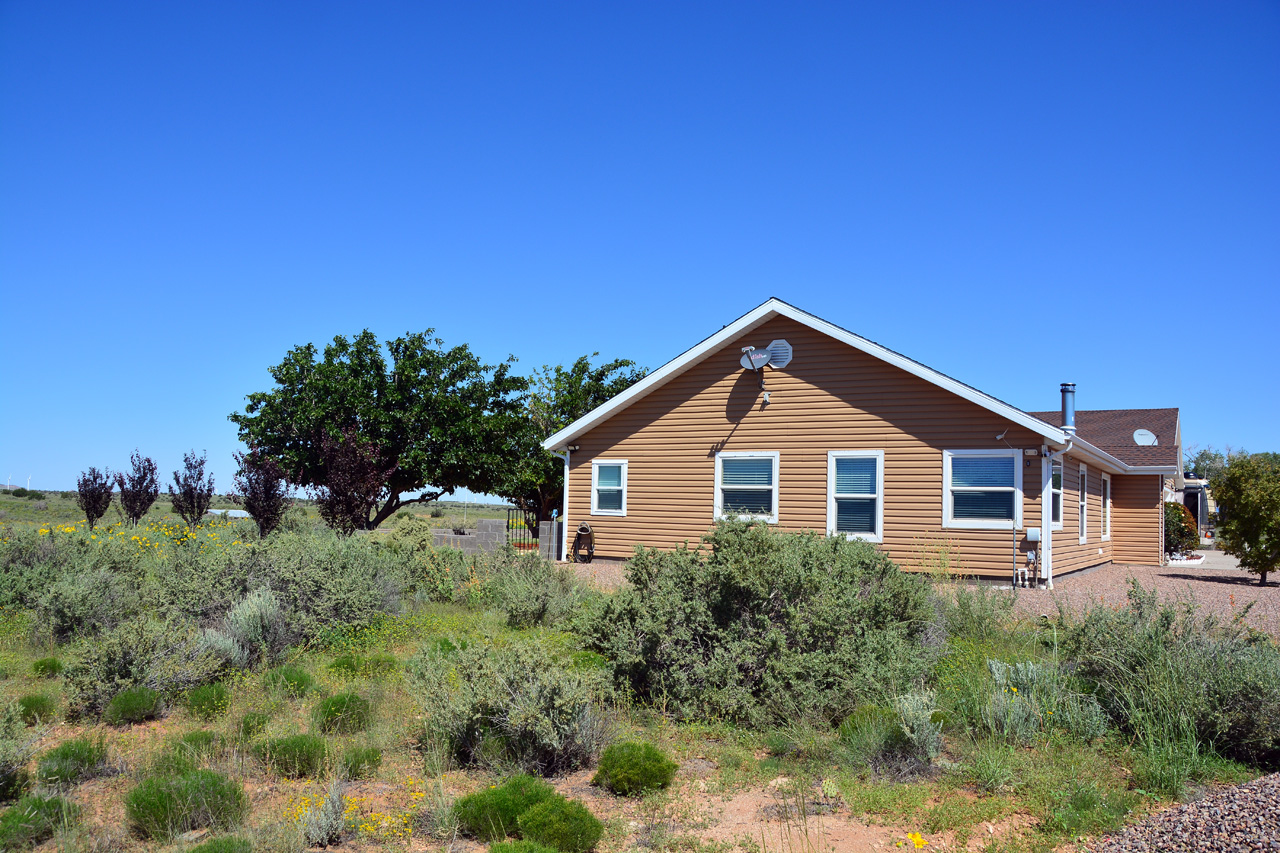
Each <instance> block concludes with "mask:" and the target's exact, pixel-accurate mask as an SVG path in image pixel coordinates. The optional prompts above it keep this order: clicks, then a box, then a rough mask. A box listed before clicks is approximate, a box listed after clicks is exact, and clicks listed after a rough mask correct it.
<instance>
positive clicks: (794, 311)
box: [542, 298, 1123, 464]
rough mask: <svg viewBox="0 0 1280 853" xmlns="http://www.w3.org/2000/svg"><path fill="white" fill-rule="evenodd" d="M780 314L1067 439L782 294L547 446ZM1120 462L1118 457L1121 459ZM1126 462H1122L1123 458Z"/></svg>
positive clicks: (1051, 437)
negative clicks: (792, 302) (789, 301)
mask: <svg viewBox="0 0 1280 853" xmlns="http://www.w3.org/2000/svg"><path fill="white" fill-rule="evenodd" d="M776 316H783V317H787V318H789V319H791V320H795V321H796V322H797V323H800V324H801V325H804V326H808V327H809V328H811V329H813V330H814V331H817V332H821V333H822V334H824V335H827V336H828V337H831V338H834V339H836V340H838V341H840V342H842V343H845V344H848V345H849V346H851V347H853V348H854V349H856V350H860V351H861V352H864V353H866V354H867V355H870V356H872V357H874V358H878V359H880V360H881V361H884V362H886V363H888V364H892V365H893V366H894V367H897V368H899V369H901V370H905V371H906V372H907V373H910V374H911V375H913V376H918V377H919V378H921V379H923V380H925V381H926V382H929V383H931V384H933V385H936V386H938V387H939V388H942V389H943V390H945V391H950V392H951V393H952V394H955V395H956V396H957V397H961V398H963V399H965V400H968V401H969V402H971V403H975V404H977V405H979V406H981V407H982V408H984V409H987V410H988V411H991V412H994V413H995V414H997V415H1000V416H1001V417H1003V418H1006V419H1008V420H1010V421H1012V422H1013V423H1015V424H1018V425H1019V426H1022V427H1025V428H1026V429H1029V430H1031V431H1032V432H1034V433H1036V434H1037V435H1040V436H1043V437H1044V438H1045V439H1047V440H1048V441H1049V442H1052V443H1055V444H1063V443H1065V442H1066V438H1067V437H1066V433H1064V432H1063V431H1062V430H1061V429H1058V428H1057V427H1054V426H1051V425H1049V424H1047V423H1045V422H1044V421H1042V420H1040V419H1039V418H1033V417H1032V416H1031V415H1028V414H1027V413H1026V412H1024V411H1022V410H1021V409H1018V408H1015V407H1014V406H1011V405H1009V404H1008V403H1005V402H1003V401H1001V400H997V399H996V398H995V397H992V396H990V395H988V394H984V393H982V392H981V391H979V390H978V389H976V388H972V387H970V386H968V385H965V384H964V383H963V382H957V381H956V380H954V379H952V378H951V377H950V376H946V375H944V374H942V373H939V372H938V371H936V370H933V369H931V368H928V367H925V366H924V365H923V364H921V363H920V362H918V361H913V360H912V359H909V358H907V357H906V356H904V355H900V354H898V353H896V352H894V351H893V350H891V349H888V348H887V347H882V346H880V344H877V343H875V342H873V341H869V340H867V339H866V338H864V337H861V336H859V335H855V334H854V333H853V332H850V331H847V330H845V329H842V328H840V327H839V326H836V325H834V324H832V323H828V322H827V321H826V320H823V319H821V318H819V317H815V316H814V315H812V314H809V313H808V312H805V311H801V310H800V309H799V308H796V307H794V306H792V305H788V304H787V303H785V302H783V301H782V300H781V299H776V298H774V299H769V300H768V301H767V302H765V303H764V304H763V305H760V306H759V307H757V308H755V309H754V310H752V311H750V312H748V313H746V314H744V315H742V316H741V317H739V318H738V319H737V320H735V321H734V322H732V323H730V324H729V325H727V326H725V327H724V328H723V329H721V330H720V331H719V332H716V333H715V334H714V335H712V336H711V337H709V338H707V339H705V340H704V341H702V342H701V343H699V344H698V345H697V346H695V347H692V348H691V349H688V350H686V351H685V352H683V353H682V354H680V355H678V356H676V357H675V358H673V359H671V361H668V362H667V363H666V364H664V365H662V367H660V368H658V369H657V370H655V371H654V372H653V373H650V374H649V375H648V376H646V377H645V378H644V379H642V380H640V381H639V382H637V383H636V384H635V385H632V386H631V387H630V388H628V389H627V390H626V391H623V392H622V393H621V394H619V395H618V396H616V397H614V398H613V399H612V400H609V401H608V402H607V403H603V404H601V405H600V406H597V407H596V408H595V409H593V410H592V411H590V412H588V413H587V414H585V415H583V416H582V417H581V418H578V420H576V421H574V422H573V423H571V424H569V425H568V426H567V427H565V428H564V429H562V430H560V431H559V432H557V433H556V434H555V435H552V436H551V437H550V438H548V439H547V440H546V441H544V442H542V446H543V447H544V448H546V449H547V450H554V449H557V448H562V447H564V446H565V445H567V444H568V443H569V442H571V441H573V440H574V439H575V438H577V437H578V436H580V435H582V434H583V433H585V432H586V431H587V430H589V429H591V428H592V427H594V426H596V425H597V424H599V423H600V422H602V421H604V420H605V419H607V418H609V417H611V416H612V415H614V414H615V413H617V412H618V411H620V410H622V409H624V408H626V407H627V406H629V405H630V404H631V403H632V402H633V401H634V400H636V399H638V398H640V397H643V396H644V395H645V394H648V393H649V392H650V391H652V390H653V389H654V388H657V387H658V386H659V385H662V384H663V383H665V382H667V381H668V380H670V379H673V378H674V377H676V376H679V375H680V374H681V373H683V372H684V371H685V370H687V369H689V368H690V367H692V366H694V365H695V364H698V363H699V362H701V361H702V360H703V359H705V358H706V357H707V356H709V355H710V354H711V353H712V352H714V351H715V350H716V349H718V348H719V347H721V346H723V345H724V344H726V343H728V342H729V341H731V340H733V339H734V338H736V337H738V336H739V335H742V334H745V333H747V332H749V331H751V330H752V329H754V328H756V327H757V326H759V325H761V324H762V323H764V322H766V321H767V320H770V319H772V318H774V317H776ZM1116 461H1117V462H1119V460H1116ZM1120 464H1123V463H1120Z"/></svg>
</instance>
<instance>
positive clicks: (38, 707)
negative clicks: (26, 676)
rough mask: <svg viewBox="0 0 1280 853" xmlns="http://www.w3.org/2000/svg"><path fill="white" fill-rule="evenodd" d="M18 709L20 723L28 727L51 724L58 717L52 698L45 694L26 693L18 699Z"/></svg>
mask: <svg viewBox="0 0 1280 853" xmlns="http://www.w3.org/2000/svg"><path fill="white" fill-rule="evenodd" d="M18 707H19V708H21V709H22V721H23V722H24V723H26V724H27V725H28V726H34V725H36V724H37V723H51V722H53V720H54V718H55V717H57V716H58V706H57V704H56V703H55V702H54V701H53V697H52V696H49V695H48V694H46V693H28V694H27V695H25V696H21V697H19V698H18Z"/></svg>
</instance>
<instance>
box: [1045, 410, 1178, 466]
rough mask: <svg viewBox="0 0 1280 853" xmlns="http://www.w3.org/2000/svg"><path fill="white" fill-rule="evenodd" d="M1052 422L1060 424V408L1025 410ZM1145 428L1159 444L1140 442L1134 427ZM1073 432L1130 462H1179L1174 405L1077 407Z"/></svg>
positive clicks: (1140, 463)
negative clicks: (1153, 434)
mask: <svg viewBox="0 0 1280 853" xmlns="http://www.w3.org/2000/svg"><path fill="white" fill-rule="evenodd" d="M1027 414H1029V415H1031V416H1032V417H1034V418H1039V419H1040V420H1042V421H1044V422H1045V423H1047V424H1051V425H1052V426H1056V427H1061V426H1062V412H1027ZM1139 429H1147V430H1151V431H1152V432H1153V433H1155V435H1156V440H1157V441H1158V442H1159V443H1158V444H1155V445H1152V446H1144V445H1140V444H1138V443H1137V442H1135V441H1134V440H1133V432H1134V430H1139ZM1076 435H1078V436H1080V437H1081V438H1082V439H1084V440H1085V441H1087V442H1089V443H1090V444H1092V445H1093V446H1094V447H1097V448H1098V449H1099V450H1105V451H1106V452H1107V453H1110V454H1111V455H1112V456H1114V457H1116V458H1117V459H1119V460H1120V461H1121V462H1125V463H1127V464H1129V465H1177V464H1178V442H1179V439H1180V437H1179V435H1178V410H1177V409H1077V410H1076Z"/></svg>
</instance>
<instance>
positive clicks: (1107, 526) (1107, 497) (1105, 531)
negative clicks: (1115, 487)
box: [1102, 474, 1111, 542]
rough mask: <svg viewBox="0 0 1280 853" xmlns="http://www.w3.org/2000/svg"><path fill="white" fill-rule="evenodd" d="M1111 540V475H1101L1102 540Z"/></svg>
mask: <svg viewBox="0 0 1280 853" xmlns="http://www.w3.org/2000/svg"><path fill="white" fill-rule="evenodd" d="M1110 540H1111V475H1110V474H1103V475H1102V541H1103V542H1109V541H1110Z"/></svg>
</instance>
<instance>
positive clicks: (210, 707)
mask: <svg viewBox="0 0 1280 853" xmlns="http://www.w3.org/2000/svg"><path fill="white" fill-rule="evenodd" d="M230 707H231V691H230V690H228V689H227V686H226V685H225V684H223V683H222V682H215V683H214V684H205V685H202V686H200V687H197V688H196V689H195V690H192V691H191V692H190V693H188V694H187V710H188V711H190V712H191V716H193V717H196V718H197V719H200V720H216V719H217V718H218V717H221V716H222V715H223V714H225V713H227V710H228V709H229V708H230Z"/></svg>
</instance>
